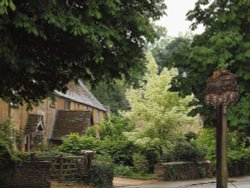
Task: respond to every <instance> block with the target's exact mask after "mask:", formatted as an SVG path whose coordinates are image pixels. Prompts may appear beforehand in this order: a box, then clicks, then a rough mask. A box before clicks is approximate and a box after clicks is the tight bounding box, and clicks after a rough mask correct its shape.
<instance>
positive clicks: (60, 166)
mask: <svg viewBox="0 0 250 188" xmlns="http://www.w3.org/2000/svg"><path fill="white" fill-rule="evenodd" d="M62 180H63V157H62V156H60V157H59V183H61V182H62Z"/></svg>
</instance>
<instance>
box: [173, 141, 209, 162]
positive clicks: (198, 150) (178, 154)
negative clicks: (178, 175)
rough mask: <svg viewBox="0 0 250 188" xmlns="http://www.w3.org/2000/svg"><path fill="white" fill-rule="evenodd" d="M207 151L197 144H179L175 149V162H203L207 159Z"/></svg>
mask: <svg viewBox="0 0 250 188" xmlns="http://www.w3.org/2000/svg"><path fill="white" fill-rule="evenodd" d="M206 153H207V150H206V148H204V147H203V146H201V145H199V144H197V143H195V142H193V143H192V142H191V143H189V142H187V141H182V142H178V143H177V144H176V145H175V146H174V148H173V158H174V160H175V161H194V162H196V161H201V160H204V159H205V156H206Z"/></svg>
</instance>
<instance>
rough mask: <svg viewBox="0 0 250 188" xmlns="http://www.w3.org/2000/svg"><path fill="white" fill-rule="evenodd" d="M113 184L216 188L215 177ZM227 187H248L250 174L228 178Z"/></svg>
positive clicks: (136, 187)
mask: <svg viewBox="0 0 250 188" xmlns="http://www.w3.org/2000/svg"><path fill="white" fill-rule="evenodd" d="M125 183H126V181H125V182H124V183H123V185H118V184H114V185H115V187H117V188H118V187H119V188H216V182H215V179H202V180H189V181H172V182H150V181H149V182H145V184H144V183H143V182H139V183H137V184H136V182H134V185H133V184H131V182H130V183H129V181H128V184H127V185H124V184H125ZM228 188H250V176H245V177H240V178H230V179H229V183H228Z"/></svg>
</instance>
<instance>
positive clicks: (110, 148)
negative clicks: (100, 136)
mask: <svg viewBox="0 0 250 188" xmlns="http://www.w3.org/2000/svg"><path fill="white" fill-rule="evenodd" d="M135 150H136V147H135V145H134V144H133V143H132V142H130V141H127V140H117V141H111V140H108V139H106V140H103V141H101V142H100V146H99V147H98V148H97V153H98V154H101V155H103V154H104V155H109V156H111V157H112V159H113V163H115V164H123V165H127V166H132V164H133V158H132V155H133V153H134V152H135Z"/></svg>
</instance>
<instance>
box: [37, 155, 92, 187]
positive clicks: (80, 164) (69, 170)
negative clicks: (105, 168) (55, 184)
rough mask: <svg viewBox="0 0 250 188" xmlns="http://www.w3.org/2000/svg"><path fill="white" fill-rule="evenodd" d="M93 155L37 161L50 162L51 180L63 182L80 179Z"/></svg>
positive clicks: (44, 158) (45, 158)
mask: <svg viewBox="0 0 250 188" xmlns="http://www.w3.org/2000/svg"><path fill="white" fill-rule="evenodd" d="M92 159H93V153H87V154H84V155H81V156H68V157H63V156H59V157H43V158H39V160H43V161H50V162H51V176H50V177H51V179H52V180H57V181H59V182H63V181H64V180H76V179H81V178H82V176H83V174H84V172H85V171H86V170H87V169H88V168H89V167H90V166H91V162H92Z"/></svg>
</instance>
